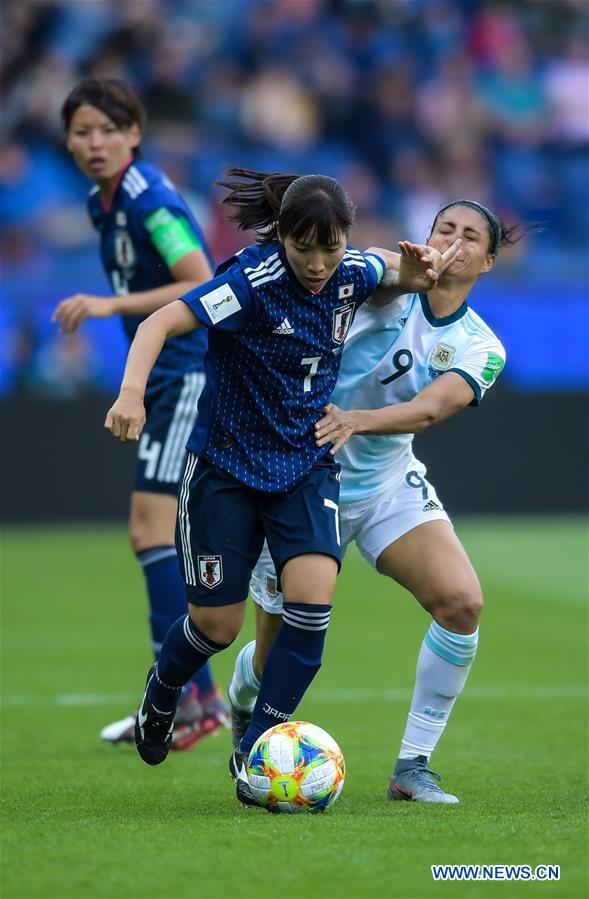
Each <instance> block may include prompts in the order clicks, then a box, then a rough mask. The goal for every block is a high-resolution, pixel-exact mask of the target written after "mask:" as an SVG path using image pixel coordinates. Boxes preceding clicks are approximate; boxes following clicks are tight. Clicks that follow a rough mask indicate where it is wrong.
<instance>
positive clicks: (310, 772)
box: [247, 721, 346, 814]
mask: <svg viewBox="0 0 589 899" xmlns="http://www.w3.org/2000/svg"><path fill="white" fill-rule="evenodd" d="M345 770H346V769H345V763H344V757H343V755H342V751H341V749H340V748H339V746H338V745H337V743H336V742H335V740H334V739H333V737H330V736H329V734H328V733H327V732H326V731H324V730H322V729H321V728H320V727H317V725H316V724H309V723H308V722H306V721H287V722H284V723H283V724H277V725H275V727H271V728H270V729H269V730H267V731H265V732H264V733H263V734H262V736H261V737H259V738H258V740H257V741H256V742H255V743H254V745H253V747H252V750H251V752H250V754H249V758H248V761H247V778H248V781H249V785H250V787H251V790H252V792H253V794H254V796H255V797H256V800H257V802H258V804H259V805H261V806H263V807H264V808H266V809H268V811H270V812H287V813H291V814H292V813H297V812H323V811H325V809H326V808H328V807H329V806H330V805H333V803H334V802H335V801H336V799H337V797H338V796H339V794H340V793H341V791H342V787H343V785H344V777H345Z"/></svg>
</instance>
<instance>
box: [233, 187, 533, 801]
mask: <svg viewBox="0 0 589 899" xmlns="http://www.w3.org/2000/svg"><path fill="white" fill-rule="evenodd" d="M515 230H516V229H514V228H506V227H505V226H504V225H503V223H502V222H501V221H500V220H499V218H498V217H497V216H496V215H495V214H494V213H493V212H492V211H491V210H489V209H487V208H486V207H485V206H482V205H481V204H480V203H477V202H475V201H472V200H458V201H456V202H454V203H451V204H450V205H449V206H447V207H445V208H444V209H442V210H440V212H438V214H437V215H436V218H435V220H434V223H433V225H432V229H431V234H430V237H429V240H428V243H429V244H430V245H431V246H432V247H434V248H436V249H437V250H438V251H440V252H441V253H444V252H445V251H446V250H447V249H448V247H449V246H450V245H452V244H453V243H454V241H456V240H457V239H460V249H459V251H458V253H457V254H456V256H455V258H454V260H453V262H452V265H450V266H449V267H448V268H446V270H445V271H444V272H443V273H441V274H440V278H439V280H438V282H437V283H436V284H435V285H434V286H433V289H431V290H430V291H429V293H427V294H426V293H425V292H421V293H411V294H408V295H402V293H403V291H402V287H401V285H396V286H393V287H392V288H384V287H381V288H379V290H378V295H379V296H380V300H379V306H378V307H376V306H375V305H374V304H372V303H367V304H366V305H365V306H364V307H363V308H362V309H360V310H359V312H358V315H357V316H356V319H355V321H354V324H353V325H352V328H351V330H350V334H349V336H348V340H347V341H346V346H345V348H344V352H343V358H342V364H341V369H340V374H339V378H338V382H337V386H336V389H335V391H334V393H333V396H332V400H333V403H331V404H330V405H329V406H328V407H327V409H326V414H325V415H323V416H322V417H321V420H320V421H319V422H318V423H317V426H316V435H317V445H318V447H320V448H321V447H324V448H325V447H328V446H331V452H332V453H337V459H338V461H339V462H340V465H341V502H340V512H341V527H342V548H343V551H345V548H346V547H347V546H348V545H349V544H350V543H351V542H353V541H354V542H356V544H357V546H358V548H359V549H360V552H361V553H362V555H363V556H364V557H365V558H366V559H367V561H368V562H369V563H370V564H371V565H372V566H373V567H374V568H375V569H376V570H377V571H379V572H380V573H381V574H384V575H385V576H387V577H390V578H392V579H394V580H395V581H397V582H398V583H400V584H402V585H403V586H404V587H406V589H408V590H409V591H410V592H411V593H413V595H414V596H415V597H416V599H417V600H418V602H419V603H420V604H421V605H422V606H423V608H424V609H425V610H426V611H427V612H429V613H430V615H431V616H432V619H433V620H432V622H431V624H430V626H429V628H428V631H427V634H426V636H425V639H424V641H423V645H422V647H421V651H420V654H419V659H418V663H417V672H416V682H415V689H414V694H413V699H412V703H411V709H410V712H409V715H408V718H407V724H406V728H405V733H404V735H403V740H402V743H401V749H400V753H399V757H398V759H397V762H396V764H395V768H394V771H393V774H392V776H391V780H390V784H389V790H388V796H389V799H392V800H413V801H420V802H438V803H447V804H455V803H456V802H458V799H457V798H456V797H455V796H453V795H452V794H450V793H445V792H444V791H443V790H442V789H441V788H440V787H439V786H438V784H437V783H436V778H437V775H435V774H434V772H432V771H430V770H429V768H428V763H429V759H430V757H431V755H432V753H433V751H434V749H435V747H436V745H437V743H438V741H439V739H440V737H441V736H442V734H443V732H444V729H445V726H446V723H447V721H448V718H449V716H450V713H451V711H452V708H453V705H454V703H455V701H456V698H457V697H458V696H459V694H460V693H461V692H462V689H463V688H464V685H465V683H466V680H467V677H468V674H469V671H470V669H471V666H472V663H473V661H474V658H475V654H476V650H477V643H478V623H479V617H480V613H481V609H482V602H483V601H482V593H481V588H480V585H479V582H478V579H477V576H476V573H475V571H474V569H473V567H472V565H471V563H470V561H469V559H468V556H467V554H466V552H465V550H464V548H463V546H462V544H461V542H460V541H459V539H458V537H457V536H456V534H455V533H454V530H453V528H452V525H451V523H450V519H449V517H448V515H447V513H446V512H445V510H444V508H443V505H442V502H441V500H440V499H439V497H438V496H437V494H436V492H435V490H434V488H433V486H432V485H431V484H430V483H429V482H428V481H427V480H426V476H425V475H426V470H425V466H424V465H423V464H422V463H421V462H420V461H419V460H418V459H416V457H415V456H414V454H413V449H412V442H413V435H414V434H415V433H417V432H422V431H424V430H426V429H427V428H428V427H431V426H432V425H435V424H437V423H439V422H441V421H444V420H445V419H446V418H448V417H449V416H451V415H454V414H456V413H457V412H459V411H460V410H461V409H463V408H464V407H465V406H468V405H469V404H478V403H479V402H480V401H481V400H482V398H483V396H484V394H485V393H486V392H487V390H488V389H489V388H490V387H491V386H492V385H493V384H494V382H495V380H496V378H497V377H498V375H499V374H500V372H501V370H502V368H503V365H504V362H505V351H504V349H503V347H502V345H501V343H500V342H499V340H498V339H497V337H496V336H495V335H494V334H493V332H492V331H491V329H490V328H489V327H488V326H487V325H486V324H485V323H484V322H483V321H482V319H481V318H480V317H479V316H478V315H477V314H476V312H474V311H473V310H472V309H470V308H469V307H468V305H467V298H468V296H469V294H470V291H471V289H472V287H473V286H474V284H475V282H476V281H477V279H478V278H479V276H480V275H482V274H484V273H485V272H488V271H490V270H491V268H492V267H493V265H494V263H495V260H496V257H497V253H498V251H499V249H500V248H501V247H503V246H509V245H510V244H512V243H514V242H515V240H516V239H517V237H516V235H515V233H514V232H515ZM336 404H337V405H336ZM251 592H252V596H253V598H254V600H255V601H256V603H257V610H256V611H257V619H256V622H257V634H258V644H257V645H256V643H254V642H252V643H249V644H247V645H246V646H245V647H244V648H243V649H242V650H241V652H240V653H239V655H238V659H237V663H236V667H235V673H234V676H233V680H232V682H231V684H230V687H229V696H230V699H231V702H232V718H233V720H234V730H235V739H236V741H237V739H238V738H239V734H240V732H242V731H243V730H244V728H245V727H247V724H248V721H249V717H250V714H251V711H250V709H251V704H252V702H253V701H254V699H255V696H256V695H257V685H258V677H257V673H259V672H260V671H262V670H263V666H264V657H265V654H266V652H267V647H268V646H270V645H271V644H272V637H273V633H274V632H275V630H276V627H277V626H278V624H279V621H280V618H279V615H280V604H281V597H280V592H279V591H278V590H277V588H276V577H275V573H274V570H273V567H272V563H271V560H270V558H269V556H268V554H267V552H266V551H264V554H263V556H262V558H261V559H260V562H259V563H258V565H257V566H256V569H255V571H254V576H253V578H252V590H251Z"/></svg>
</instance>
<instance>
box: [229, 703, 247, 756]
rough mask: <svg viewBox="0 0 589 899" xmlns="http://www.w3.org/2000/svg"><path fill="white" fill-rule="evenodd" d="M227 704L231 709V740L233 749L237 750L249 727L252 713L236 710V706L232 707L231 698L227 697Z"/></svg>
mask: <svg viewBox="0 0 589 899" xmlns="http://www.w3.org/2000/svg"><path fill="white" fill-rule="evenodd" d="M229 702H230V709H231V739H232V740H233V745H234V747H235V749H237V747H238V746H239V744H240V742H241V738H242V737H243V735H244V734H245V732H246V730H247V729H248V727H249V726H250V721H251V720H252V711H251V709H250V710H245V709H238V708H237V706H236V705H233V703H232V702H231V697H229Z"/></svg>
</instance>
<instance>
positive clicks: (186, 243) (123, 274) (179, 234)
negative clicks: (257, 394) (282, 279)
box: [53, 78, 228, 749]
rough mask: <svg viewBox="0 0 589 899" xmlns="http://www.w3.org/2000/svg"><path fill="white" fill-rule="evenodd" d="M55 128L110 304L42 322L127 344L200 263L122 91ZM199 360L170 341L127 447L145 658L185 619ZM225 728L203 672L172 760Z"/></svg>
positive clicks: (101, 83)
mask: <svg viewBox="0 0 589 899" xmlns="http://www.w3.org/2000/svg"><path fill="white" fill-rule="evenodd" d="M62 123H63V127H64V130H65V133H66V138H67V147H68V150H69V151H70V153H71V154H72V155H73V157H74V160H75V162H76V164H77V166H78V167H79V168H80V169H81V171H82V172H84V174H85V175H88V177H89V178H91V179H92V180H93V181H94V182H95V186H94V187H93V188H92V190H91V191H90V195H89V198H88V211H89V215H90V218H91V220H92V224H93V225H94V227H95V228H96V230H97V231H98V233H99V234H100V255H101V258H102V263H103V266H104V269H105V272H106V275H107V278H108V279H109V281H110V282H111V284H112V288H113V292H114V294H115V295H114V296H112V297H100V296H89V295H87V294H76V295H75V296H73V297H69V298H68V299H66V300H63V301H62V302H61V303H60V304H59V305H58V306H57V308H56V310H55V312H54V315H53V320H54V321H58V322H59V324H60V326H61V329H62V330H63V331H66V332H68V333H73V332H74V331H75V330H76V329H77V328H78V327H79V325H80V324H81V323H82V322H83V321H84V319H86V318H107V317H109V316H111V315H120V316H121V321H122V324H123V327H124V329H125V334H126V336H127V338H128V340H129V342H131V341H132V339H133V337H134V335H135V332H136V330H137V326H138V324H139V323H140V322H141V320H142V319H143V318H145V316H146V315H149V314H151V313H152V312H153V311H154V310H155V309H159V308H160V307H162V306H165V305H166V304H167V303H169V302H171V301H172V300H175V299H176V298H177V297H178V296H180V295H181V294H182V293H185V292H186V291H187V290H189V289H190V288H192V287H194V286H195V285H196V284H200V283H202V282H203V281H206V280H207V279H208V278H210V277H211V274H212V271H211V265H212V259H211V254H210V252H209V250H208V247H207V245H206V241H205V239H204V236H203V233H202V231H201V229H200V227H199V225H198V222H197V221H196V219H195V218H194V216H193V214H192V212H191V211H190V209H189V207H188V205H187V204H186V202H185V201H184V199H183V198H182V197H181V196H180V195H179V194H178V192H177V191H176V189H175V188H174V186H173V185H172V184H171V183H170V181H168V179H167V178H166V176H165V175H164V173H163V172H161V171H160V170H159V169H158V168H156V167H155V166H153V165H150V164H148V163H146V162H143V161H142V160H141V151H140V141H141V132H142V128H143V126H144V123H145V110H144V108H143V106H142V104H141V101H140V100H139V97H138V96H137V95H136V93H135V91H134V90H133V89H132V88H131V87H129V86H128V85H127V84H125V83H123V82H121V81H117V80H115V79H110V78H107V79H100V80H96V79H88V80H87V81H83V82H82V83H81V84H80V85H78V87H76V88H75V89H74V90H73V91H72V92H71V93H70V94H69V96H68V97H67V98H66V100H65V102H64V104H63V107H62ZM205 352H206V334H205V332H199V333H197V332H195V333H193V334H190V335H185V336H179V337H176V338H174V339H172V340H170V341H169V342H168V343H167V344H166V345H165V347H164V348H163V349H162V352H161V353H160V355H159V357H158V359H157V361H156V363H155V365H154V367H153V371H152V372H151V375H150V378H149V382H148V384H147V390H146V394H145V406H146V410H147V423H146V428H145V430H144V432H143V436H142V438H141V442H140V443H139V451H138V459H137V473H136V479H135V487H134V490H133V492H132V494H131V511H130V521H129V534H130V538H131V544H132V546H133V549H134V551H135V554H136V556H137V560H138V561H139V564H140V565H141V567H142V569H143V573H144V575H145V581H146V586H147V593H148V599H149V607H150V625H151V636H152V646H153V650H154V652H155V654H156V656H157V654H158V652H159V649H160V646H161V643H162V640H163V638H164V636H165V634H166V632H167V630H168V628H169V627H170V625H171V624H172V623H173V622H174V621H175V620H176V619H177V618H178V617H179V616H180V615H182V614H183V613H184V612H185V609H186V604H185V598H184V584H183V582H182V578H181V576H180V571H179V568H178V558H177V555H176V550H175V547H174V528H175V521H176V510H177V505H178V503H177V495H178V486H179V481H180V476H181V473H182V470H183V465H184V459H185V444H186V439H187V437H188V434H189V433H190V431H191V430H192V428H193V426H194V421H195V417H196V407H197V403H198V398H199V395H200V393H201V391H202V388H203V385H204V379H205V375H204V355H205ZM227 721H228V718H227V709H226V707H225V704H224V702H223V700H222V699H221V697H220V695H219V692H218V689H217V688H216V687H215V685H214V684H213V681H212V678H211V673H210V669H209V667H208V666H205V667H204V668H203V669H202V671H201V672H200V673H199V675H198V676H197V677H196V678H195V679H194V680H193V681H192V682H191V683H190V684H189V685H188V687H187V689H186V690H185V691H184V695H183V696H182V698H181V700H180V703H179V706H178V713H177V717H176V722H175V724H176V727H175V732H174V744H173V745H174V748H176V749H188V748H189V747H190V746H192V745H193V744H194V743H195V742H196V740H198V739H199V738H200V737H201V736H203V735H204V734H206V733H209V732H211V731H213V730H216V729H217V728H218V727H220V726H221V725H225V724H226V723H227ZM134 724H135V716H134V715H132V716H128V717H127V718H124V719H123V720H122V721H117V722H114V723H113V724H111V725H109V726H108V727H106V728H104V730H103V731H102V732H101V737H102V738H103V739H105V740H108V741H111V742H113V743H117V742H121V741H123V742H133V730H134Z"/></svg>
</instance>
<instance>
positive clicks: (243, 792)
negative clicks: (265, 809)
mask: <svg viewBox="0 0 589 899" xmlns="http://www.w3.org/2000/svg"><path fill="white" fill-rule="evenodd" d="M247 758H248V753H247V752H241V751H240V750H239V749H235V751H234V752H233V753H232V754H231V758H230V759H229V773H230V774H231V777H232V778H233V780H234V781H235V795H236V797H237V800H238V802H241V803H242V805H249V806H256V807H257V808H260V806H259V805H258V803H257V802H256V799H255V797H254V795H253V793H252V791H251V788H250V785H249V781H248V779H247V772H246V765H247Z"/></svg>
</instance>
